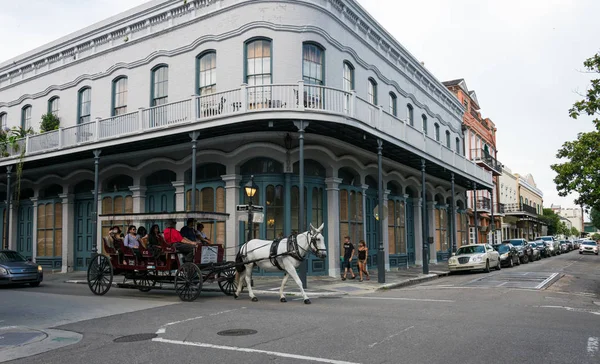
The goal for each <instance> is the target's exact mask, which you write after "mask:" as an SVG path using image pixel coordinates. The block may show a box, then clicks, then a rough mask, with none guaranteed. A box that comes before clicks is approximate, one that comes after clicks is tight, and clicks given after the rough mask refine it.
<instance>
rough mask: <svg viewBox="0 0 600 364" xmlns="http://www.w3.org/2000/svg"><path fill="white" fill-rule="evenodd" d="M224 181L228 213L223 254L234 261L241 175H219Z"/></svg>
mask: <svg viewBox="0 0 600 364" xmlns="http://www.w3.org/2000/svg"><path fill="white" fill-rule="evenodd" d="M221 178H222V179H223V181H224V182H225V212H227V213H229V219H228V220H227V221H226V222H225V255H226V258H227V260H228V261H234V260H235V255H236V254H237V246H238V245H237V241H238V237H239V228H240V223H239V221H238V220H237V216H236V208H235V206H236V205H237V204H238V201H239V198H240V181H241V180H242V176H240V175H238V174H226V175H223V176H221Z"/></svg>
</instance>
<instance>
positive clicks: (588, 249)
mask: <svg viewBox="0 0 600 364" xmlns="http://www.w3.org/2000/svg"><path fill="white" fill-rule="evenodd" d="M583 253H594V254H596V255H598V244H596V242H595V241H593V240H583V241H582V242H581V244H579V254H583Z"/></svg>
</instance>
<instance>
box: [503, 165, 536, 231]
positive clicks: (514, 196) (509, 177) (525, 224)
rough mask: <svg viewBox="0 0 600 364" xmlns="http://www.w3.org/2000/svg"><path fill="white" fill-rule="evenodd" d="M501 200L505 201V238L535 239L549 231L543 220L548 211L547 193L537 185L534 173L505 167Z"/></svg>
mask: <svg viewBox="0 0 600 364" xmlns="http://www.w3.org/2000/svg"><path fill="white" fill-rule="evenodd" d="M500 202H501V203H503V204H504V212H505V217H504V219H503V223H502V232H503V239H512V238H525V239H529V240H532V239H534V238H535V237H536V236H539V235H542V234H543V233H545V231H546V230H545V229H544V223H543V221H542V220H541V219H540V216H541V215H543V210H544V193H543V192H542V191H541V190H540V189H539V188H537V185H536V183H535V180H534V179H533V176H532V175H531V174H527V175H526V176H524V177H523V176H521V175H520V174H518V173H514V174H513V173H512V171H511V170H510V169H509V168H507V167H506V166H505V167H504V170H503V174H502V176H500Z"/></svg>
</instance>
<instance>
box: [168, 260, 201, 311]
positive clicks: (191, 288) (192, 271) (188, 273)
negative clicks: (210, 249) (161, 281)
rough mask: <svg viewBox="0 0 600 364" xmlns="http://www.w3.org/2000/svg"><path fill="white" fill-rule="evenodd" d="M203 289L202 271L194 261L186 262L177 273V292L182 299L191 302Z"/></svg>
mask: <svg viewBox="0 0 600 364" xmlns="http://www.w3.org/2000/svg"><path fill="white" fill-rule="evenodd" d="M201 291H202V272H200V268H198V266H197V265H196V264H194V263H184V264H183V265H182V266H181V267H179V269H178V270H177V273H176V274H175V292H177V295H178V296H179V298H180V299H181V300H182V301H185V302H191V301H194V300H195V299H196V298H198V297H199V296H200V292H201Z"/></svg>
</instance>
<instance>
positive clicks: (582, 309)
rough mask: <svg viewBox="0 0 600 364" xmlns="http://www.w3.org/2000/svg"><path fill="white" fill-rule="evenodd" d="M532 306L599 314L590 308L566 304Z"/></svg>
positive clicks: (599, 313)
mask: <svg viewBox="0 0 600 364" xmlns="http://www.w3.org/2000/svg"><path fill="white" fill-rule="evenodd" d="M533 307H539V308H562V309H563V310H567V311H571V312H587V313H591V314H593V315H600V312H598V311H592V310H588V309H585V308H574V307H568V306H533Z"/></svg>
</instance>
